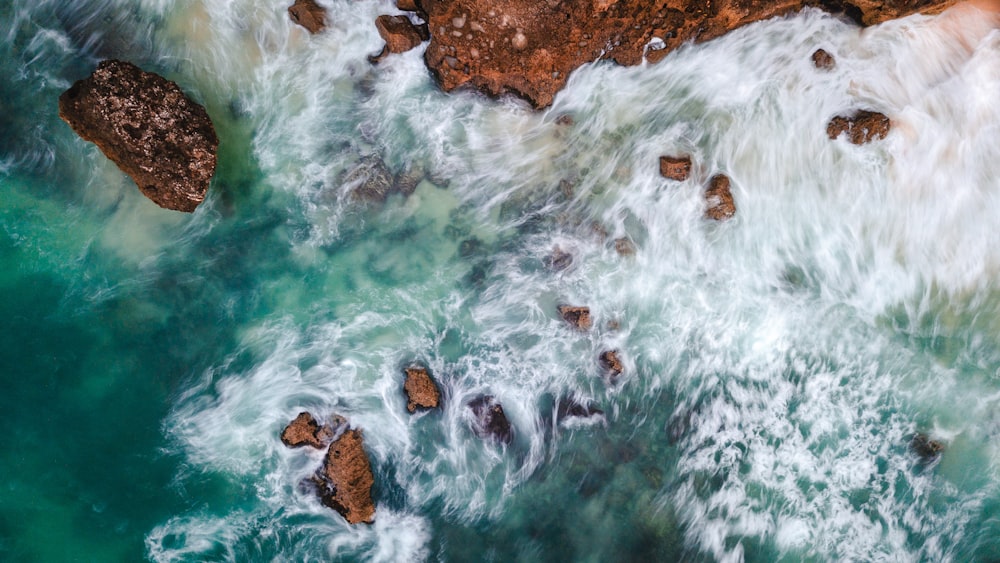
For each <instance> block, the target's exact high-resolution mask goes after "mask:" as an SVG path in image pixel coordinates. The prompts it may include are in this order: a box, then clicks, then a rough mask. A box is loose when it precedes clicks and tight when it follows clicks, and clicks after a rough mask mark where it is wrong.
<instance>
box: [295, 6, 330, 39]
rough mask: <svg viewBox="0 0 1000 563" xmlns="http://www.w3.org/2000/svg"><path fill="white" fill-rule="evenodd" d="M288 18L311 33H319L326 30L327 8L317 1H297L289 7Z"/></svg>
mask: <svg viewBox="0 0 1000 563" xmlns="http://www.w3.org/2000/svg"><path fill="white" fill-rule="evenodd" d="M288 17H290V18H292V21H293V22H295V23H297V24H299V25H301V26H302V27H304V28H306V29H307V30H309V33H319V32H321V31H323V30H324V29H325V28H326V8H324V7H323V6H320V5H319V4H317V3H316V1H315V0H295V3H294V4H292V5H291V6H289V7H288Z"/></svg>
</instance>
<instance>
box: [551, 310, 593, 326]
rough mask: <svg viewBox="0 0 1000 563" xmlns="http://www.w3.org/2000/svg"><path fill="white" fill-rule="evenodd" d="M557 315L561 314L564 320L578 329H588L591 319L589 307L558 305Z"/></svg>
mask: <svg viewBox="0 0 1000 563" xmlns="http://www.w3.org/2000/svg"><path fill="white" fill-rule="evenodd" d="M559 316H561V317H562V318H563V320H564V321H566V322H568V323H569V324H571V325H573V326H574V327H576V328H578V329H580V330H590V326H591V320H590V308H589V307H575V306H573V305H560V306H559Z"/></svg>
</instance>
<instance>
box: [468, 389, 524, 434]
mask: <svg viewBox="0 0 1000 563" xmlns="http://www.w3.org/2000/svg"><path fill="white" fill-rule="evenodd" d="M469 408H470V409H472V416H473V420H472V431H473V432H475V434H476V436H479V437H480V438H492V439H494V440H496V441H497V442H502V443H504V444H510V443H511V442H513V441H514V429H513V428H512V427H511V425H510V422H509V421H508V420H507V415H505V414H504V412H503V406H502V405H501V404H500V403H498V402H496V399H495V398H494V397H493V396H492V395H480V396H479V397H476V398H475V399H473V400H472V401H470V402H469Z"/></svg>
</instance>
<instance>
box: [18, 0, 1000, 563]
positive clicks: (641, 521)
mask: <svg viewBox="0 0 1000 563" xmlns="http://www.w3.org/2000/svg"><path fill="white" fill-rule="evenodd" d="M320 3H321V4H323V5H325V6H327V7H329V8H330V10H331V12H330V13H331V14H332V17H331V20H332V23H331V26H330V28H329V29H328V30H327V31H326V32H325V33H323V34H320V35H316V36H310V35H308V33H306V32H305V30H303V29H301V28H299V27H297V26H295V25H293V24H292V23H291V22H290V21H289V20H288V17H287V14H286V12H285V9H286V7H287V6H286V3H282V2H260V1H258V0H214V1H207V0H176V1H169V0H137V1H131V2H125V1H124V0H79V1H75V2H66V1H57V0H32V1H30V2H29V1H27V0H8V1H7V2H4V3H3V4H2V5H0V53H2V56H0V71H2V74H3V76H4V80H0V227H2V229H0V319H2V322H3V326H4V330H3V335H2V338H0V377H2V385H3V387H2V392H0V407H2V408H0V412H2V414H3V421H4V431H3V432H0V440H2V444H3V447H2V448H0V487H2V489H0V491H2V492H0V560H4V561H136V560H143V559H148V560H153V561H331V560H334V561H358V560H371V561H420V560H437V561H473V560H474V561H629V560H635V561H639V560H642V561H649V560H659V561H676V560H687V561H779V560H780V561H805V560H807V561H846V560H853V561H872V560H881V561H917V560H932V561H942V560H944V561H949V560H950V561H991V560H996V559H998V558H1000V449H998V446H1000V414H997V413H998V412H1000V411H998V402H1000V285H998V275H1000V246H998V245H997V242H996V241H997V235H996V231H997V227H998V226H1000V105H998V104H997V93H998V92H1000V31H998V25H997V21H996V20H995V19H991V18H989V17H986V16H985V15H983V14H982V13H979V12H976V11H974V10H972V9H971V8H960V9H958V10H953V11H950V12H948V13H946V14H944V15H942V16H938V17H922V16H915V17H910V18H906V19H903V20H899V21H894V22H890V23H887V24H884V25H881V26H878V27H876V28H870V29H866V30H863V31H862V30H859V29H858V28H856V27H853V26H851V25H849V24H848V23H846V22H844V21H842V20H840V19H838V18H836V17H834V16H830V15H828V14H825V13H822V12H818V11H812V10H807V11H805V12H803V13H801V14H799V15H796V16H794V17H789V18H785V19H777V20H772V21H767V22H762V23H759V24H755V25H752V26H748V27H746V28H743V29H741V30H738V31H736V32H734V33H732V34H730V35H728V36H726V37H724V38H721V39H719V40H716V41H712V42H710V43H707V44H703V45H697V46H693V45H692V46H686V47H684V48H682V49H680V50H678V51H676V52H674V53H672V54H671V55H669V56H668V57H667V58H666V59H665V60H664V61H662V62H661V63H659V64H657V65H653V66H648V67H635V68H621V67H616V66H614V65H611V64H594V65H591V66H588V67H584V68H581V69H579V70H578V71H576V72H575V73H574V74H573V75H572V77H571V78H570V82H569V85H568V87H567V88H566V89H565V90H564V91H563V92H561V93H560V94H559V95H558V96H557V98H556V101H555V103H554V105H553V106H552V108H550V109H549V110H546V111H543V112H535V111H531V110H530V109H529V108H528V107H527V106H526V105H525V104H524V103H522V102H519V101H517V100H511V99H507V100H499V101H497V100H490V99H488V98H485V97H482V96H480V95H477V94H476V93H474V92H469V91H465V92H456V93H452V94H444V93H443V92H441V91H439V90H438V89H437V87H436V86H435V84H434V82H433V81H432V79H431V77H430V75H429V73H428V71H427V70H426V68H425V67H424V66H423V62H422V48H423V47H421V48H420V49H417V50H415V51H411V52H408V53H405V54H402V55H397V56H392V57H389V58H387V59H386V60H384V61H383V62H382V63H381V64H379V65H378V66H377V67H373V66H372V65H370V64H369V63H368V62H367V60H366V56H367V55H369V54H372V53H376V52H378V50H379V49H380V48H381V41H380V39H379V37H378V35H377V33H376V31H375V27H374V25H373V24H372V22H373V20H374V18H375V17H376V16H377V15H379V14H382V13H396V12H397V11H396V10H395V8H394V5H393V4H392V3H391V2H388V1H378V2H376V1H372V0H350V1H348V0H340V1H330V0H324V1H321V2H320ZM817 48H824V49H826V50H827V51H829V52H830V53H832V54H833V55H834V57H835V58H836V60H837V66H836V67H835V68H834V69H833V70H832V71H829V72H824V71H819V70H817V69H815V68H814V67H813V66H812V63H811V61H810V55H811V54H812V52H813V51H814V50H815V49H817ZM112 57H114V58H123V59H128V60H130V61H132V62H135V63H136V64H139V65H140V66H142V67H143V68H145V69H146V70H150V71H155V72H158V73H160V74H162V75H163V76H166V77H167V78H169V79H171V80H174V81H176V82H178V83H179V84H180V85H181V87H182V88H183V89H184V90H185V91H186V92H188V93H189V94H190V95H191V96H193V97H194V98H195V99H197V100H198V101H199V102H201V103H203V104H204V105H205V106H206V108H207V109H208V112H209V114H210V115H211V117H212V119H213V121H214V122H215V124H216V128H217V130H218V133H219V137H220V154H219V170H218V172H217V175H216V178H215V180H214V181H213V185H212V188H211V190H210V193H209V197H208V199H207V200H206V202H205V203H204V204H203V205H202V206H201V207H200V208H199V209H198V210H197V211H196V212H195V213H194V214H191V215H187V214H180V213H176V212H170V211H165V210H162V209H159V208H158V207H156V206H155V205H154V204H152V203H151V202H149V201H148V200H146V199H145V198H144V197H143V196H141V194H140V193H139V192H138V190H137V189H136V188H135V186H134V185H133V184H132V183H131V181H130V180H129V179H128V178H127V177H125V176H124V175H123V174H122V173H121V172H120V171H118V169H117V168H116V167H115V166H114V165H113V164H111V163H110V162H109V161H108V160H107V159H106V158H104V157H103V155H101V153H100V152H99V151H98V150H97V149H96V148H95V147H94V146H93V145H91V144H88V143H85V142H83V141H82V140H80V139H79V138H77V137H76V135H75V134H74V133H73V132H72V131H71V130H70V129H69V127H68V126H66V125H65V124H64V123H63V122H62V121H60V120H59V118H58V115H57V98H58V96H59V94H60V93H61V92H62V91H64V90H65V89H66V88H68V87H69V85H70V84H72V82H73V81H75V80H77V79H79V78H82V77H84V76H86V75H87V74H89V72H90V71H91V70H92V69H93V68H94V66H96V63H97V62H98V61H100V60H102V59H104V58H112ZM854 108H870V109H875V110H879V111H882V112H884V113H886V114H887V115H889V116H890V117H891V118H892V120H893V131H892V132H891V133H890V135H889V136H888V137H887V138H886V139H885V140H883V141H880V142H876V143H873V144H870V145H865V146H854V145H850V144H848V143H847V142H846V141H845V140H844V139H840V140H837V141H831V140H829V139H828V138H827V137H826V131H825V127H826V122H827V121H828V120H829V118H830V117H831V116H833V115H835V114H837V113H840V112H844V111H848V110H851V109H854ZM563 115H570V116H572V119H573V123H572V124H571V125H564V124H562V125H561V124H559V123H557V119H558V118H559V117H560V116H563ZM673 153H688V154H691V155H692V157H693V160H694V163H695V166H694V173H693V175H692V178H691V179H689V180H688V181H685V182H671V181H668V180H665V179H663V178H661V177H660V176H659V174H658V165H657V158H658V156H659V155H661V154H673ZM379 160H380V161H382V162H383V163H384V164H385V166H386V167H387V168H388V169H389V170H390V171H391V172H392V173H394V174H402V173H404V172H406V171H411V173H414V174H416V173H418V172H419V176H420V177H421V178H422V179H421V181H420V182H419V184H418V185H417V187H416V189H415V191H414V192H413V193H412V195H409V196H404V195H402V194H394V195H392V196H390V197H389V198H388V199H387V200H386V201H385V202H383V203H378V202H375V203H372V202H366V201H363V200H359V199H358V198H357V197H354V196H352V194H351V189H352V187H353V184H352V183H351V181H350V179H351V178H352V177H355V176H356V171H357V170H358V169H359V167H362V168H363V167H365V166H370V165H371V163H373V162H376V161H379ZM717 172H723V173H726V174H728V175H729V176H730V177H731V178H732V181H733V192H734V196H735V200H736V204H737V206H738V212H737V215H736V217H735V218H734V219H733V220H731V221H729V222H726V223H713V222H707V221H705V220H704V219H703V218H702V214H703V210H704V204H703V199H702V190H703V186H704V184H705V183H706V181H707V179H708V178H709V177H710V176H711V175H712V174H715V173H717ZM623 237H625V238H627V239H629V241H631V243H632V244H633V245H634V246H635V248H636V252H635V254H634V255H633V256H622V255H619V254H618V253H617V252H616V251H615V248H614V240H615V239H620V238H623ZM557 247H558V248H559V249H561V250H562V251H565V252H569V253H570V254H571V255H572V257H573V259H572V263H571V265H570V266H569V267H568V268H566V269H563V270H559V271H555V270H553V269H552V268H550V267H548V266H547V265H546V264H547V258H549V257H550V256H551V255H552V253H553V251H554V249H555V248H557ZM562 303H571V304H578V305H588V306H589V307H590V308H591V311H592V314H593V317H594V319H595V322H594V328H593V329H592V330H590V331H589V332H585V333H584V332H577V331H574V330H570V329H569V328H568V327H567V325H566V324H565V323H563V322H562V320H561V319H559V318H558V315H557V313H556V307H557V306H558V305H559V304H562ZM609 349H617V350H619V351H620V355H621V357H622V359H623V362H624V364H625V373H624V374H623V375H622V376H621V377H620V378H619V379H618V381H615V382H609V381H608V380H607V379H606V378H604V377H602V375H601V368H600V366H599V363H598V356H599V355H600V353H601V352H602V351H604V350H609ZM414 361H417V362H421V363H424V364H425V365H427V366H428V367H429V368H430V370H431V372H432V373H433V375H434V376H435V378H436V379H437V381H438V382H439V384H440V385H441V387H442V390H443V393H444V405H443V408H442V409H441V410H439V411H432V412H427V413H421V414H417V415H409V414H408V413H407V412H406V409H405V398H404V396H403V394H402V391H401V386H402V377H403V373H402V369H401V368H402V367H403V366H405V365H407V364H409V363H410V362H414ZM481 393H489V394H492V395H495V396H496V397H497V399H498V400H499V401H500V402H502V404H503V406H504V409H505V411H506V412H507V414H508V416H509V418H510V419H511V422H512V424H513V426H514V428H515V439H514V441H513V443H512V444H511V445H510V446H507V447H500V446H498V445H496V444H492V443H490V442H488V441H483V440H480V439H479V438H477V437H476V436H475V435H474V434H473V432H472V431H471V430H470V427H469V422H470V421H469V416H470V415H469V412H468V409H467V408H466V407H465V404H466V403H467V402H468V401H469V400H471V399H472V398H474V397H475V396H477V395H478V394H481ZM566 397H575V398H577V399H578V400H580V401H590V402H592V403H593V404H594V405H595V406H597V407H599V408H600V409H602V410H603V411H604V416H603V417H597V418H596V419H595V420H592V421H590V422H583V421H571V422H569V423H565V422H563V423H559V422H557V421H555V420H554V413H555V412H556V411H557V407H556V405H557V404H558V403H559V401H560V400H561V399H563V398H566ZM301 410H310V411H311V412H313V413H315V414H317V415H321V416H325V415H330V414H335V413H336V414H341V415H343V416H345V417H347V418H348V419H349V420H350V422H351V423H352V424H353V425H354V426H356V427H359V428H361V429H362V431H363V433H364V437H365V443H366V448H367V450H368V454H369V457H370V458H371V461H372V466H373V469H374V470H375V474H376V475H375V488H374V496H375V501H376V507H377V512H376V518H375V523H374V524H373V525H371V526H364V525H361V526H353V527H352V526H350V525H348V524H346V522H345V521H344V520H343V519H342V518H341V517H340V516H339V515H338V514H336V513H335V512H333V511H331V510H329V509H327V508H325V507H323V506H321V505H320V503H319V501H318V500H317V499H316V498H315V497H314V495H313V494H311V493H310V492H309V491H308V490H305V489H304V488H303V487H302V486H301V485H300V483H301V482H302V480H303V479H304V478H306V477H308V476H309V475H311V474H312V473H313V472H314V471H315V470H316V469H317V467H318V466H319V464H320V463H321V458H322V455H323V452H320V451H302V450H290V449H287V448H285V447H284V446H283V445H282V444H281V442H280V440H279V438H278V436H279V433H280V431H281V429H282V428H283V426H284V425H285V424H286V423H287V422H288V421H289V420H291V418H293V417H294V416H295V415H296V414H297V413H298V412H300V411H301ZM916 433H925V434H927V435H929V436H930V437H931V438H934V439H936V440H939V441H941V442H942V443H944V444H945V445H946V449H945V451H944V452H943V454H942V455H941V456H940V457H939V458H938V459H936V460H932V461H928V460H922V459H921V458H920V457H919V456H917V455H916V454H915V452H914V451H913V450H912V449H911V448H910V446H909V444H910V440H911V439H912V437H913V436H914V435H915V434H916Z"/></svg>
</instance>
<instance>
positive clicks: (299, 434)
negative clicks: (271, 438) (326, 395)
mask: <svg viewBox="0 0 1000 563" xmlns="http://www.w3.org/2000/svg"><path fill="white" fill-rule="evenodd" d="M344 422H345V421H344V419H343V418H342V417H339V416H338V417H334V420H333V422H332V424H323V425H320V423H319V422H317V421H316V419H315V418H313V415H312V414H310V413H308V412H300V413H299V415H298V416H296V417H295V420H293V421H291V422H289V423H288V426H286V427H285V429H284V430H282V432H281V441H282V442H283V443H284V444H285V445H286V446H288V447H289V448H300V447H302V446H312V447H314V448H316V449H317V450H319V449H323V448H324V447H325V446H326V445H327V444H329V443H330V441H331V440H333V438H334V436H335V435H336V430H337V428H338V427H339V426H341V425H342V424H343V423H344Z"/></svg>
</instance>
